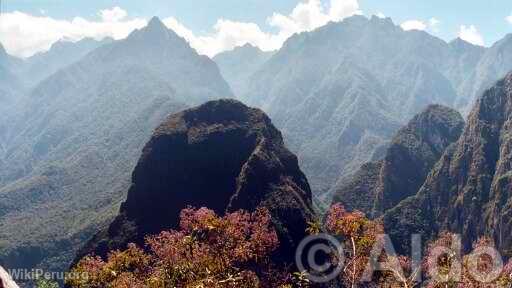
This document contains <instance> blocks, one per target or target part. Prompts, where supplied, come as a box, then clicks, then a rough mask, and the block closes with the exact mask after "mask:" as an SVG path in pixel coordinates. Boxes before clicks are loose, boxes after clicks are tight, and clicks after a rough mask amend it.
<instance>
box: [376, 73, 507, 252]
mask: <svg viewBox="0 0 512 288" xmlns="http://www.w3.org/2000/svg"><path fill="white" fill-rule="evenodd" d="M511 133H512V74H509V75H508V76H506V77H505V78H504V79H503V80H501V81H499V82H498V83H496V84H495V86H493V87H492V88H490V89H489V90H487V91H486V92H485V93H484V94H483V96H482V97H481V98H480V99H479V100H478V101H477V103H476V104H475V106H474V107H473V110H472V112H471V114H470V115H469V118H468V121H467V124H466V127H465V129H464V132H463V134H462V136H461V137H460V139H459V140H458V141H457V143H456V144H454V145H453V146H451V147H450V148H448V149H447V151H446V153H445V154H444V155H443V156H442V157H441V159H440V160H439V162H438V163H437V164H436V165H435V166H434V168H433V170H432V171H431V173H430V174H429V176H428V177H427V179H426V181H425V183H424V185H423V187H422V188H421V189H420V190H419V192H418V193H417V194H416V195H415V196H413V197H410V198H408V199H407V200H405V201H403V202H402V203H400V204H399V205H398V206H397V207H395V208H393V209H391V210H390V211H388V212H387V213H386V214H385V215H384V224H385V226H386V230H387V231H388V232H389V233H390V234H391V236H392V238H394V240H396V241H395V243H402V244H403V246H406V245H407V243H409V238H410V237H409V235H410V234H411V233H421V234H422V235H424V236H425V237H426V238H428V237H431V236H434V235H435V234H437V233H439V232H441V231H443V230H449V231H452V232H457V233H461V234H462V240H463V243H464V245H465V247H466V248H469V247H470V245H471V243H472V242H473V241H475V240H476V239H478V237H481V236H491V237H493V238H494V240H495V241H496V244H497V246H498V248H500V249H501V250H502V251H507V250H509V249H510V248H512V239H511V238H510V237H507V236H508V235H510V233H511V232H512V231H511V228H512V213H511V211H512V210H511V208H512V202H511V201H510V199H511V196H512V195H511V194H512V166H511V165H512V164H511V163H512V161H511V160H512V137H511Z"/></svg>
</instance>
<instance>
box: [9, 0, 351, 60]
mask: <svg viewBox="0 0 512 288" xmlns="http://www.w3.org/2000/svg"><path fill="white" fill-rule="evenodd" d="M354 14H361V11H360V10H359V4H358V0H330V2H329V5H323V4H322V2H321V1H320V0H303V2H300V3H299V4H297V6H296V7H295V8H294V9H293V11H292V12H291V13H290V14H288V15H283V14H280V13H274V14H273V15H271V16H270V17H269V18H268V19H267V24H268V25H269V26H270V27H272V28H275V30H276V32H266V31H264V30H262V29H261V28H260V27H259V26H258V25H257V24H255V23H246V22H237V21H231V20H228V19H219V20H218V21H217V23H216V24H215V25H214V27H212V31H211V32H210V33H207V34H203V35H197V34H195V33H194V32H193V31H191V30H190V29H188V28H187V27H186V26H185V25H183V24H182V23H180V22H179V21H178V20H177V19H176V18H166V19H163V22H164V23H165V24H166V26H168V27H169V28H171V29H173V30H174V31H176V33H177V34H179V35H180V36H182V37H184V38H185V39H187V41H189V42H190V44H191V46H192V47H194V48H195V49H196V50H197V51H198V52H199V53H201V54H205V55H208V56H213V55H215V54H217V53H219V52H222V51H226V50H231V49H233V48H235V47H236V46H240V45H244V44H246V43H250V44H252V45H255V46H258V47H260V48H261V49H262V50H267V51H268V50H275V49H279V48H280V47H281V46H282V44H283V43H284V41H286V39H288V38H289V37H290V36H291V35H292V34H294V33H298V32H303V31H311V30H313V29H316V28H318V27H320V26H323V25H325V24H327V23H328V22H329V21H341V20H342V19H344V18H346V17H348V16H352V15H354ZM98 16H99V20H96V21H94V20H86V19H84V18H80V17H76V18H74V19H72V20H58V19H54V18H51V17H48V16H46V15H38V16H35V15H30V14H26V13H23V12H18V11H16V12H12V13H4V14H3V15H2V25H0V42H1V43H2V44H3V45H4V46H5V48H6V50H7V51H8V52H9V53H11V54H13V55H16V56H20V57H28V56H31V55H33V54H35V53H37V52H40V51H44V50H47V49H48V48H49V47H50V46H51V45H52V44H53V43H54V42H56V41H58V40H59V39H63V38H65V39H69V40H72V41H77V40H80V39H82V38H84V37H92V38H95V39H100V38H104V37H106V36H110V37H113V38H114V39H121V38H124V37H126V36H127V35H128V34H129V33H130V32H131V31H133V30H134V29H137V28H141V27H144V26H145V25H146V24H147V20H146V19H141V18H129V17H128V13H127V11H125V10H123V9H122V8H121V7H113V8H111V9H105V10H101V11H99V12H98Z"/></svg>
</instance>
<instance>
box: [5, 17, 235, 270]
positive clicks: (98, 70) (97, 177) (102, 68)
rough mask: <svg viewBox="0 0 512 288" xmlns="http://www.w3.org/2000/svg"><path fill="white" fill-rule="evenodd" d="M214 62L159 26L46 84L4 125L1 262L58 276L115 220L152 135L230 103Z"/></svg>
mask: <svg viewBox="0 0 512 288" xmlns="http://www.w3.org/2000/svg"><path fill="white" fill-rule="evenodd" d="M231 96H232V93H231V90H230V88H229V86H228V84H227V83H226V82H225V81H224V80H223V78H222V76H221V75H220V72H219V69H218V68H217V66H216V65H215V63H214V62H213V61H212V60H210V59H209V58H207V57H205V56H200V55H198V54H197V53H196V52H195V50H193V49H192V48H190V46H189V45H188V43H187V42H186V41H185V40H184V39H182V38H180V37H178V36H177V35H176V34H175V33H174V32H172V31H170V30H168V29H167V28H166V27H165V26H164V25H163V23H162V22H161V21H160V20H158V19H156V18H155V19H153V20H152V21H151V22H150V23H149V25H148V26H147V27H146V28H144V29H141V30H137V31H134V32H133V33H132V34H131V35H130V36H128V37H127V38H126V39H125V40H121V41H115V42H112V43H110V44H108V43H107V44H104V45H102V46H100V47H98V48H97V49H95V50H94V51H92V52H90V53H88V54H87V55H86V56H85V57H84V58H82V59H81V60H79V61H78V62H76V63H74V64H72V65H70V66H68V67H66V68H64V69H61V70H59V71H58V72H56V73H55V74H52V75H51V76H50V77H48V78H46V79H45V80H44V81H42V82H41V83H40V84H38V85H37V86H36V87H35V88H34V89H32V90H31V92H30V93H29V95H28V96H27V98H28V100H27V103H26V104H25V105H24V106H23V109H22V110H21V112H20V113H17V115H16V117H13V118H12V119H10V121H9V125H10V126H11V127H12V128H13V129H12V130H13V131H17V133H16V134H14V135H12V136H11V137H10V138H9V139H7V142H6V143H4V145H5V147H6V148H5V150H6V152H5V154H4V157H3V158H2V162H1V166H0V171H1V172H0V179H1V180H2V181H1V182H0V215H1V217H0V227H1V228H0V230H1V232H0V239H1V240H2V241H1V245H0V259H1V260H2V263H6V264H9V267H34V266H43V267H45V268H48V269H56V270H57V271H59V270H60V269H62V267H66V266H67V265H68V264H69V262H70V260H71V259H72V257H73V256H74V251H75V250H76V249H78V247H79V246H80V245H81V243H82V242H83V241H85V240H86V239H88V238H89V237H90V236H91V234H92V233H94V231H96V229H97V228H98V227H99V226H101V225H106V224H107V223H108V222H109V221H110V219H112V217H114V216H115V213H116V211H117V208H118V206H119V204H120V203H121V201H122V200H123V199H124V197H125V195H126V191H127V189H128V187H129V185H130V181H129V179H130V177H129V176H130V173H131V172H132V170H133V167H134V166H135V164H136V161H137V158H138V155H139V154H140V151H141V149H142V147H143V146H144V144H145V143H146V141H147V140H148V139H149V137H150V136H151V133H152V131H153V129H154V128H155V127H157V126H158V125H159V124H160V123H161V122H162V121H163V119H165V118H166V117H167V116H168V115H169V114H170V113H173V112H176V111H179V110H181V109H183V108H184V107H186V106H187V105H194V104H198V103H201V102H204V101H208V100H212V99H218V98H223V97H231Z"/></svg>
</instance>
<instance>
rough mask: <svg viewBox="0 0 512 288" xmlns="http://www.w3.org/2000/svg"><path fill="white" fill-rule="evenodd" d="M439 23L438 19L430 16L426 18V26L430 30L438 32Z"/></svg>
mask: <svg viewBox="0 0 512 288" xmlns="http://www.w3.org/2000/svg"><path fill="white" fill-rule="evenodd" d="M440 24H441V21H439V19H437V18H435V17H432V18H430V19H429V20H428V26H429V28H430V30H432V32H435V33H438V32H439V25H440Z"/></svg>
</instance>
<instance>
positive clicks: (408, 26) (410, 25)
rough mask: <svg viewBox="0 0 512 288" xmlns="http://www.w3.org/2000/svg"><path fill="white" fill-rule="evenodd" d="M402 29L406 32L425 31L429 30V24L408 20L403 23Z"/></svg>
mask: <svg viewBox="0 0 512 288" xmlns="http://www.w3.org/2000/svg"><path fill="white" fill-rule="evenodd" d="M400 27H402V29H404V30H405V31H410V30H421V31H424V30H426V29H427V24H425V23H424V22H423V21H420V20H407V21H405V22H403V23H402V24H401V25H400Z"/></svg>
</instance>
